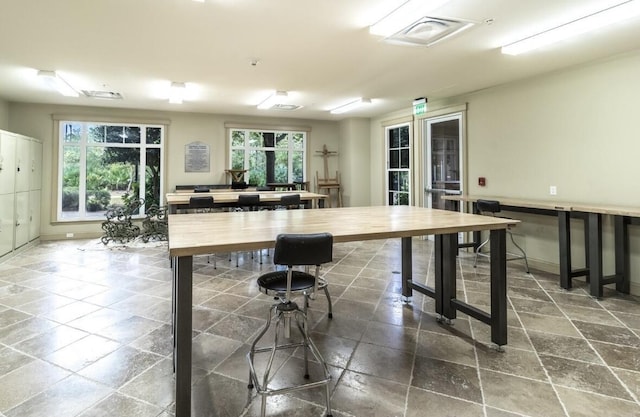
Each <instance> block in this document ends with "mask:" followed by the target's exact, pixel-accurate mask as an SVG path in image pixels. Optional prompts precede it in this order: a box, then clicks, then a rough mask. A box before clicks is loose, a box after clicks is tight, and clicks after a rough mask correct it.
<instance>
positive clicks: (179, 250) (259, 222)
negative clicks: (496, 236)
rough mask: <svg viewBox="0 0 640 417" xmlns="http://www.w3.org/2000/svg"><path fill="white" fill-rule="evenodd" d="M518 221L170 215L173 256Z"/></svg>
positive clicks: (408, 214)
mask: <svg viewBox="0 0 640 417" xmlns="http://www.w3.org/2000/svg"><path fill="white" fill-rule="evenodd" d="M519 222H520V221H519V220H513V219H502V218H496V217H491V216H480V215H474V214H467V213H459V212H454V211H447V210H436V209H428V208H423V207H413V206H377V207H343V208H325V209H322V210H275V211H253V212H220V213H198V214H186V215H180V216H169V253H170V255H171V256H189V255H203V254H209V253H216V252H233V251H241V250H256V249H262V248H268V247H273V246H274V242H275V238H276V236H277V235H278V234H280V233H319V232H329V233H331V234H333V236H334V241H335V242H351V241H360V240H372V239H387V238H397V237H411V236H422V235H433V234H445V233H456V232H469V231H474V230H493V229H505V228H507V227H508V226H510V225H515V224H517V223H519Z"/></svg>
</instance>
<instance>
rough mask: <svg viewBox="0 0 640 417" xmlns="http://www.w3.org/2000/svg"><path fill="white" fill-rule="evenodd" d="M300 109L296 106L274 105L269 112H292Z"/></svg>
mask: <svg viewBox="0 0 640 417" xmlns="http://www.w3.org/2000/svg"><path fill="white" fill-rule="evenodd" d="M299 108H302V106H298V105H296V104H274V105H273V106H271V107H270V110H284V111H293V110H298V109H299Z"/></svg>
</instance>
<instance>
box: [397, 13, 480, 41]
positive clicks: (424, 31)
mask: <svg viewBox="0 0 640 417" xmlns="http://www.w3.org/2000/svg"><path fill="white" fill-rule="evenodd" d="M472 25H473V23H470V22H462V21H459V20H450V19H441V18H439V17H428V16H425V17H422V18H420V19H419V20H417V21H416V22H414V23H412V24H410V25H409V26H407V27H406V28H404V29H402V30H400V31H399V32H398V33H396V34H394V35H391V36H389V37H387V38H385V39H384V40H385V41H386V42H389V43H397V44H404V45H417V46H431V45H433V44H435V43H437V42H440V41H442V40H444V39H446V38H448V37H451V36H453V35H455V34H457V33H459V32H462V31H463V30H465V29H468V28H469V27H471V26H472Z"/></svg>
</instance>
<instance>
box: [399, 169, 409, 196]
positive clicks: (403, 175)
mask: <svg viewBox="0 0 640 417" xmlns="http://www.w3.org/2000/svg"><path fill="white" fill-rule="evenodd" d="M398 174H399V175H398V180H399V185H400V188H399V190H400V191H409V173H408V172H406V171H401V172H399V173H398Z"/></svg>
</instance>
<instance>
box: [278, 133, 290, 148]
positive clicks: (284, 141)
mask: <svg viewBox="0 0 640 417" xmlns="http://www.w3.org/2000/svg"><path fill="white" fill-rule="evenodd" d="M288 147H289V134H288V133H278V134H277V135H276V148H280V149H287V148H288Z"/></svg>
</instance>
